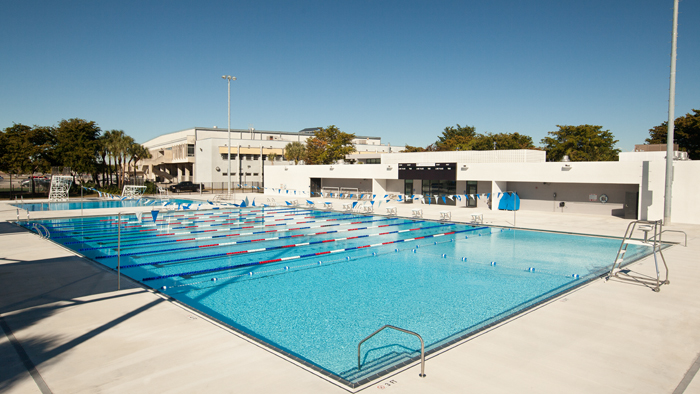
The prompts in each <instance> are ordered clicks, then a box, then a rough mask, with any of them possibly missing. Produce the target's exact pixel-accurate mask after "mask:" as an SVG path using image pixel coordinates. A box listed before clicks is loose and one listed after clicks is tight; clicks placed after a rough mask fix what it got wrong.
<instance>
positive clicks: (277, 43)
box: [0, 0, 700, 151]
mask: <svg viewBox="0 0 700 394" xmlns="http://www.w3.org/2000/svg"><path fill="white" fill-rule="evenodd" d="M2 9H3V11H2V15H3V22H2V24H0V37H2V38H0V51H1V52H0V53H2V62H0V83H1V84H0V128H5V127H8V126H11V125H12V123H13V122H14V123H23V124H28V125H34V124H36V125H42V126H48V125H55V124H56V123H58V122H59V121H60V120H61V119H68V118H74V117H78V118H83V119H87V120H93V121H95V122H97V123H98V124H99V125H100V127H101V128H102V129H103V130H109V129H122V130H124V131H125V132H126V133H127V134H129V135H131V136H133V137H134V138H135V139H136V140H137V141H139V142H144V141H146V140H148V139H150V138H153V137H155V136H158V135H160V134H164V133H168V132H172V131H177V130H182V129H186V128H190V127H193V126H204V127H211V126H218V127H223V128H225V127H226V122H227V115H226V108H227V103H226V82H225V81H224V80H222V79H221V75H223V74H230V75H234V76H236V77H237V78H238V80H237V81H235V82H232V84H231V96H232V97H231V105H232V115H231V117H232V119H231V126H232V127H233V128H248V127H249V126H250V125H252V126H253V127H255V128H256V129H258V130H279V131H298V130H301V129H303V128H305V127H312V126H327V125H330V124H335V125H337V126H338V127H339V128H340V129H341V130H343V131H345V132H350V133H355V134H357V135H371V136H379V137H381V138H382V140H383V141H384V142H390V143H391V144H392V145H404V144H410V145H417V146H426V145H428V144H430V143H432V142H434V141H435V140H436V139H437V136H438V135H439V134H441V132H442V130H443V129H444V128H445V127H446V126H450V125H455V124H457V123H459V124H461V125H470V126H475V127H476V129H477V132H493V133H501V132H519V133H522V134H526V135H529V136H531V137H532V138H533V141H534V142H535V145H539V141H540V139H542V138H543V137H544V136H545V135H546V134H547V132H548V131H552V130H555V129H556V125H558V124H562V125H564V124H568V125H577V124H586V123H587V124H595V125H601V126H603V127H604V129H609V130H610V131H611V132H612V133H613V134H614V135H615V137H616V138H617V139H618V140H619V141H620V142H619V143H618V145H617V146H618V147H619V148H621V149H622V150H624V151H629V150H631V149H632V148H633V146H634V144H635V143H643V141H644V139H645V138H646V137H648V130H649V128H651V127H653V126H655V125H658V124H660V123H661V122H663V121H664V120H666V119H667V117H668V82H669V64H670V52H671V20H672V10H673V1H672V0H653V1H652V0H613V1H610V0H606V1H603V0H587V1H568V0H564V1H562V0H556V1H554V0H552V1H540V0H522V1H517V0H492V1H479V2H477V1H335V0H321V1H221V2H216V1H204V2H195V1H177V0H172V1H148V0H139V1H126V0H120V1H92V0H90V1H88V0H86V1H65V0H62V1H53V0H52V1H35V0H23V1H4V2H3V5H2ZM698 70H700V4H698V2H697V1H682V2H681V3H680V16H679V39H678V71H677V96H676V116H681V115H684V114H685V113H687V112H690V110H691V109H692V108H699V109H700V73H699V72H698Z"/></svg>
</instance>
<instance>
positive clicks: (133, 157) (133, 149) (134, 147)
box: [127, 137, 152, 179]
mask: <svg viewBox="0 0 700 394" xmlns="http://www.w3.org/2000/svg"><path fill="white" fill-rule="evenodd" d="M129 138H131V137H129ZM132 140H133V139H132ZM127 154H128V155H129V166H132V165H133V170H134V172H133V174H134V179H135V178H136V167H137V166H138V162H139V161H141V160H143V159H150V158H151V157H152V156H151V151H149V150H148V149H146V147H145V146H143V145H141V144H139V143H136V142H133V143H132V144H131V145H129V148H127Z"/></svg>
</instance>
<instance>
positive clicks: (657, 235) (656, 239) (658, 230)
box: [607, 220, 672, 292]
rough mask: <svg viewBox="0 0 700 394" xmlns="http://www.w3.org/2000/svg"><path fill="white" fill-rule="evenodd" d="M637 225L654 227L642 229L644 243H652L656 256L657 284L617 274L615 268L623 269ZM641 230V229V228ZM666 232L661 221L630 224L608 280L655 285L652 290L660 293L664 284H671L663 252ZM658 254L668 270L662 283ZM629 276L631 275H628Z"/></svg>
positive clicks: (639, 221) (636, 221)
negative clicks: (615, 279) (663, 237)
mask: <svg viewBox="0 0 700 394" xmlns="http://www.w3.org/2000/svg"><path fill="white" fill-rule="evenodd" d="M637 224H642V225H649V226H652V228H647V229H642V231H644V232H645V235H644V241H643V243H645V244H648V243H649V242H650V241H651V242H652V245H651V246H652V253H653V255H654V265H655V268H656V281H655V283H653V282H652V283H650V282H649V281H647V280H645V279H643V278H631V277H626V278H621V277H620V276H618V274H619V273H621V272H622V271H619V272H615V266H617V267H618V270H619V269H621V268H622V260H623V259H624V254H625V252H626V251H627V244H629V241H630V240H632V234H633V233H634V230H635V228H636V227H637ZM640 229H641V228H640ZM652 229H653V231H654V235H653V236H652V237H651V238H647V233H648V232H649V231H651V230H652ZM666 231H672V230H666ZM663 232H664V230H663V221H661V220H635V221H633V222H630V224H628V225H627V230H625V235H624V236H623V237H622V243H620V248H619V249H618V250H617V255H616V256H615V261H614V262H613V264H612V267H611V268H610V273H609V274H608V277H607V279H610V278H612V277H613V276H615V277H617V278H618V279H622V280H628V281H633V282H637V283H644V284H647V285H650V286H651V285H653V286H654V287H653V288H652V290H654V291H655V292H658V291H660V290H661V285H662V284H669V283H671V282H670V281H669V280H668V265H667V264H666V258H665V257H664V254H663V252H662V251H661V234H662V233H663ZM657 253H658V254H659V256H661V261H662V262H663V264H664V268H665V269H666V278H665V279H664V280H663V281H662V280H661V276H660V273H659V263H658V260H657V257H656V255H657ZM626 276H629V275H626Z"/></svg>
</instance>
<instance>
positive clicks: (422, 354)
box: [357, 324, 425, 378]
mask: <svg viewBox="0 0 700 394" xmlns="http://www.w3.org/2000/svg"><path fill="white" fill-rule="evenodd" d="M385 328H391V329H393V330H397V331H401V332H403V333H406V334H411V335H414V336H416V337H418V339H419V340H420V374H419V375H418V376H420V377H421V378H424V377H425V345H424V343H423V338H422V337H421V336H420V335H418V334H417V333H415V332H413V331H408V330H404V329H403V328H399V327H396V326H392V325H390V324H387V325H385V326H383V327H382V328H380V329H378V330H377V331H375V332H373V333H371V334H370V335H369V336H368V337H367V338H365V339H363V340H361V341H360V343H358V344H357V370H358V371H359V370H360V369H361V365H360V347H361V346H362V344H363V343H364V342H365V341H366V340H368V339H370V338H372V337H373V336H375V335H377V334H379V332H380V331H382V330H384V329H385Z"/></svg>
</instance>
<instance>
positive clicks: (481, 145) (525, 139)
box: [470, 133, 535, 150]
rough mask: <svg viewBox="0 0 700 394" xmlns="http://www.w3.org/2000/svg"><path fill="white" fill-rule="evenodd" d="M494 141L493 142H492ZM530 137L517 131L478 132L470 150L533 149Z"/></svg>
mask: <svg viewBox="0 0 700 394" xmlns="http://www.w3.org/2000/svg"><path fill="white" fill-rule="evenodd" d="M494 143H495V144H494ZM533 148H535V145H533V143H532V137H530V136H528V135H523V134H519V133H498V134H491V133H486V134H478V135H477V136H476V137H474V138H473V139H472V142H471V146H470V149H471V150H492V149H533Z"/></svg>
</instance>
